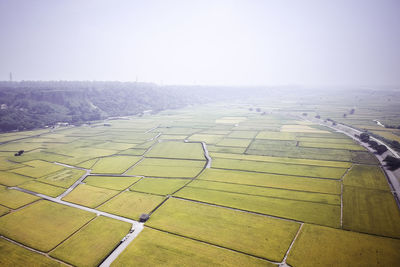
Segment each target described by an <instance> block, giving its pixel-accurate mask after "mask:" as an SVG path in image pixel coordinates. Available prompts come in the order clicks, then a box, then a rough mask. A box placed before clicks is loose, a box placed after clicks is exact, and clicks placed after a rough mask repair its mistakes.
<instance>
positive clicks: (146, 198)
mask: <svg viewBox="0 0 400 267" xmlns="http://www.w3.org/2000/svg"><path fill="white" fill-rule="evenodd" d="M163 200H164V197H161V196H156V195H151V194H145V193H138V192H122V193H121V194H120V195H118V196H116V197H115V198H113V199H111V200H110V201H107V202H106V203H105V204H103V205H101V206H100V207H99V208H98V209H99V210H102V211H105V212H109V213H113V214H117V215H120V216H122V217H126V218H130V219H134V220H138V219H139V217H140V215H141V214H142V213H149V212H151V211H152V210H153V209H154V208H155V207H156V206H157V205H158V204H160V203H161V202H162V201H163Z"/></svg>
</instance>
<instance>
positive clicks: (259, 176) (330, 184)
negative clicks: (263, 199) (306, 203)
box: [198, 168, 341, 194]
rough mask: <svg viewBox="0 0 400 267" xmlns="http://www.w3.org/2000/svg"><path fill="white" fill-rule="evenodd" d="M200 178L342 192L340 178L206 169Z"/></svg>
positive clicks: (314, 190)
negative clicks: (329, 178) (331, 178)
mask: <svg viewBox="0 0 400 267" xmlns="http://www.w3.org/2000/svg"><path fill="white" fill-rule="evenodd" d="M198 179H201V180H210V181H217V182H227V183H236V184H244V185H257V186H264V187H273V188H281V189H291V190H301V191H308V192H316V193H327V194H340V192H341V191H340V190H341V189H340V182H339V181H338V180H328V179H312V178H304V177H296V176H285V175H276V174H268V173H255V172H244V171H230V170H220V169H212V168H211V169H206V170H205V171H204V172H203V173H202V174H201V175H200V176H199V178H198Z"/></svg>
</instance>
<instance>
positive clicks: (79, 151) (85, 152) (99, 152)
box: [55, 147, 117, 159]
mask: <svg viewBox="0 0 400 267" xmlns="http://www.w3.org/2000/svg"><path fill="white" fill-rule="evenodd" d="M55 152H56V151H55ZM59 152H60V153H61V154H65V155H68V156H72V157H76V158H80V157H84V158H87V159H92V158H98V157H105V156H110V155H113V154H115V153H116V152H117V150H110V149H100V148H94V147H78V148H68V147H67V148H66V149H65V150H63V149H60V151H59Z"/></svg>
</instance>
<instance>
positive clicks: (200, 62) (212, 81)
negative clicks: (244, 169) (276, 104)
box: [0, 0, 400, 86]
mask: <svg viewBox="0 0 400 267" xmlns="http://www.w3.org/2000/svg"><path fill="white" fill-rule="evenodd" d="M399 14H400V1H399V0H374V1H373V0H295V1H294V0H290V1H289V0H237V1H235V0H198V1H195V0H180V1H179V0H143V1H135V0H109V1H105V0H0V80H8V79H9V73H10V72H12V73H13V78H14V80H17V81H18V80H84V81H87V80H98V81H105V80H111V81H117V80H118V81H139V82H155V83H157V84H163V85H166V84H185V85H235V86H241V85H253V86H255V85H292V84H296V85H327V86H336V85H356V86H380V85H400V15H399Z"/></svg>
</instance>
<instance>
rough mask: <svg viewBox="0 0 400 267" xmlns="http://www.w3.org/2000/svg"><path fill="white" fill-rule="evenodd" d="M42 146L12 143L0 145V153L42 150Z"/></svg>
mask: <svg viewBox="0 0 400 267" xmlns="http://www.w3.org/2000/svg"><path fill="white" fill-rule="evenodd" d="M41 147H42V145H41V144H37V143H26V142H24V143H23V142H10V143H6V144H2V145H0V151H9V152H18V151H19V150H24V151H25V152H26V151H32V150H35V149H38V148H41Z"/></svg>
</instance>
